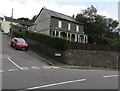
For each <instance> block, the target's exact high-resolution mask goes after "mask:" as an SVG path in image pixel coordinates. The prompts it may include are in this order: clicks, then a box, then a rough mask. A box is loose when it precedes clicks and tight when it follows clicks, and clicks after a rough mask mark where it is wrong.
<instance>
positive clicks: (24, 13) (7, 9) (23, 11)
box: [0, 0, 120, 20]
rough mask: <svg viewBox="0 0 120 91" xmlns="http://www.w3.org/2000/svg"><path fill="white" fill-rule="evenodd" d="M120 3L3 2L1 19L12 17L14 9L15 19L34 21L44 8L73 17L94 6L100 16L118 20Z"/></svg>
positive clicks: (68, 0) (76, 0)
mask: <svg viewBox="0 0 120 91" xmlns="http://www.w3.org/2000/svg"><path fill="white" fill-rule="evenodd" d="M118 1H120V0H1V1H0V17H3V16H8V17H11V14H12V8H13V18H21V17H25V18H29V19H32V17H33V16H34V15H37V14H38V13H39V12H40V10H41V8H42V7H45V8H47V9H50V10H53V11H56V12H59V13H63V14H66V15H69V16H72V15H73V14H74V15H77V13H81V11H82V10H84V9H87V8H88V7H90V6H91V5H93V6H94V7H95V8H97V10H98V14H100V15H103V16H106V17H107V18H113V19H114V20H118Z"/></svg>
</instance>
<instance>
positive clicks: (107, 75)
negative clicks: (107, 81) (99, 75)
mask: <svg viewBox="0 0 120 91" xmlns="http://www.w3.org/2000/svg"><path fill="white" fill-rule="evenodd" d="M117 76H118V75H107V76H103V78H109V77H117Z"/></svg>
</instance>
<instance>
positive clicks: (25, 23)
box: [5, 16, 32, 26]
mask: <svg viewBox="0 0 120 91" xmlns="http://www.w3.org/2000/svg"><path fill="white" fill-rule="evenodd" d="M5 20H6V21H10V22H15V23H20V24H23V25H26V26H31V25H32V23H31V22H26V21H23V20H18V19H14V18H11V17H7V16H5Z"/></svg>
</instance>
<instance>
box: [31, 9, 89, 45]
mask: <svg viewBox="0 0 120 91" xmlns="http://www.w3.org/2000/svg"><path fill="white" fill-rule="evenodd" d="M33 30H34V31H35V32H39V33H44V34H47V35H51V36H55V37H61V38H65V39H67V40H70V41H73V42H80V43H87V42H88V36H87V35H86V34H85V33H84V27H83V24H80V23H79V22H77V21H76V20H75V19H74V18H73V17H70V16H68V15H64V14H61V13H58V12H55V11H52V10H48V9H46V8H42V9H41V11H40V13H39V14H38V16H37V18H36V20H35V22H34V28H33Z"/></svg>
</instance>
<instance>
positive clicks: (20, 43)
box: [11, 38, 28, 50]
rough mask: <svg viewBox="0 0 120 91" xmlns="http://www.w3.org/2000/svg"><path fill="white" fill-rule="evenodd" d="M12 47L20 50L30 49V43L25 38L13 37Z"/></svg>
mask: <svg viewBox="0 0 120 91" xmlns="http://www.w3.org/2000/svg"><path fill="white" fill-rule="evenodd" d="M11 47H14V48H15V49H20V50H28V44H27V43H26V41H25V40H24V39H23V38H13V39H12V41H11Z"/></svg>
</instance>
